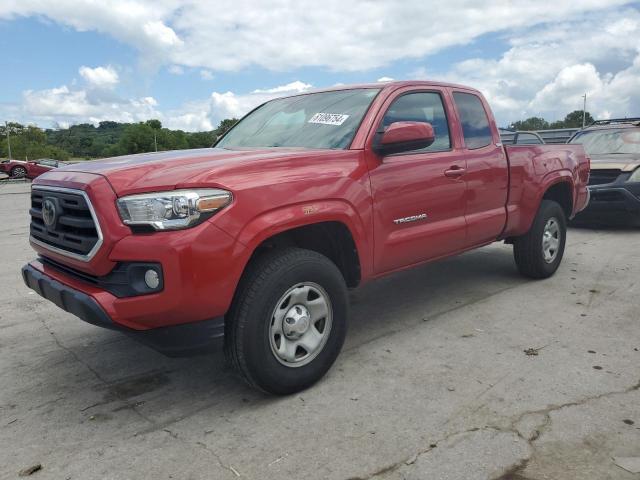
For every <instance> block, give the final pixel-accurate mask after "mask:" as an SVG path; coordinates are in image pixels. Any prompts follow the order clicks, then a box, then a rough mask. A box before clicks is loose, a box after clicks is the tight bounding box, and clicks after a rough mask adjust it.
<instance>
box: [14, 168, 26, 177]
mask: <svg viewBox="0 0 640 480" xmlns="http://www.w3.org/2000/svg"><path fill="white" fill-rule="evenodd" d="M11 176H12V177H13V178H24V177H26V176H27V169H26V168H24V167H13V168H12V169H11Z"/></svg>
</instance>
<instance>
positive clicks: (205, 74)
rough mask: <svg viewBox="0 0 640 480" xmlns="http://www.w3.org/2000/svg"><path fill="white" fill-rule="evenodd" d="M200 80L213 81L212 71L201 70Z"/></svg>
mask: <svg viewBox="0 0 640 480" xmlns="http://www.w3.org/2000/svg"><path fill="white" fill-rule="evenodd" d="M200 78H201V79H203V80H213V72H212V71H211V70H200Z"/></svg>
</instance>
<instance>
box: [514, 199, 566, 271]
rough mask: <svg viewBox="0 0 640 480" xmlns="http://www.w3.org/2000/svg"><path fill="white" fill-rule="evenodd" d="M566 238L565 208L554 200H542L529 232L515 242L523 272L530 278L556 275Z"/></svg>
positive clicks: (515, 254)
mask: <svg viewBox="0 0 640 480" xmlns="http://www.w3.org/2000/svg"><path fill="white" fill-rule="evenodd" d="M566 239H567V219H566V216H565V213H564V210H563V209H562V207H561V206H560V204H558V203H556V202H554V201H552V200H543V201H542V203H541V204H540V209H539V210H538V213H537V214H536V217H535V219H534V220H533V224H532V225H531V228H530V229H529V231H528V232H527V233H526V234H525V235H522V236H521V237H517V238H516V239H515V241H514V243H513V253H514V257H515V260H516V265H517V266H518V270H519V271H520V273H521V274H522V275H524V276H526V277H530V278H547V277H550V276H551V275H553V274H554V273H555V272H556V270H557V269H558V267H559V266H560V262H561V261H562V256H563V254H564V247H565V243H566Z"/></svg>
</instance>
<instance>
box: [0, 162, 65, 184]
mask: <svg viewBox="0 0 640 480" xmlns="http://www.w3.org/2000/svg"><path fill="white" fill-rule="evenodd" d="M61 164H62V162H59V161H58V160H52V159H49V158H44V159H41V160H29V161H22V160H4V161H3V162H0V172H3V173H6V174H7V175H9V176H10V177H12V178H29V179H34V178H36V177H37V176H39V175H42V174H43V173H45V172H48V171H49V170H52V169H54V168H58V167H59V166H60V165H61Z"/></svg>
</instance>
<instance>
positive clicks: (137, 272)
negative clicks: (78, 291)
mask: <svg viewBox="0 0 640 480" xmlns="http://www.w3.org/2000/svg"><path fill="white" fill-rule="evenodd" d="M39 260H40V261H41V262H42V263H43V264H45V265H46V266H48V267H51V268H54V269H56V270H58V271H60V272H62V273H64V274H66V275H69V276H70V277H73V278H75V279H77V280H80V281H83V282H86V283H89V284H91V285H93V286H96V287H98V288H101V289H103V290H106V291H107V292H109V293H111V294H112V295H115V296H116V297H118V298H127V297H137V296H140V295H150V294H152V293H159V292H161V291H162V290H163V289H164V275H163V271H162V265H160V264H159V263H147V262H120V263H118V264H117V265H116V266H115V268H114V269H113V270H111V272H109V273H108V274H107V275H104V276H101V277H96V276H94V275H89V274H87V273H84V272H81V271H79V270H76V269H75V268H71V267H68V266H67V265H63V264H61V263H58V262H56V261H54V260H51V259H49V258H46V257H40V258H39ZM146 270H155V271H156V272H157V273H158V277H159V279H160V283H159V285H158V287H157V288H155V289H151V288H149V287H147V285H146V284H145V283H144V272H145V271H146Z"/></svg>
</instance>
